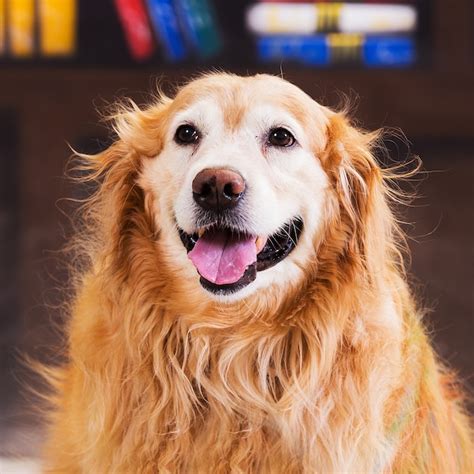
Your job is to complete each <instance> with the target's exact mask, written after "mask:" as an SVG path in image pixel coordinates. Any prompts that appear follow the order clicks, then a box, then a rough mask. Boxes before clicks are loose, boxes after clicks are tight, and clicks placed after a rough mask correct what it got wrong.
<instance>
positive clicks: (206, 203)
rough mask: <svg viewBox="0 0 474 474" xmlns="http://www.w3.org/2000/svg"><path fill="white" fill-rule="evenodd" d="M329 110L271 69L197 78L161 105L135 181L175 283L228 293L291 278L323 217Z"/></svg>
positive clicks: (235, 295) (234, 295) (310, 251)
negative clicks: (178, 278) (149, 153)
mask: <svg viewBox="0 0 474 474" xmlns="http://www.w3.org/2000/svg"><path fill="white" fill-rule="evenodd" d="M329 113H330V112H329V111H328V110H327V109H325V108H323V107H322V106H320V105H319V104H317V103H316V102H314V101H313V100H312V99H311V98H310V97H309V96H307V95H306V94H305V93H303V92H302V91H301V90H300V89H298V88H297V87H296V86H293V85H292V84H290V83H288V82H286V81H283V80H281V79H278V78H275V77H270V76H255V77H249V78H242V77H236V76H229V75H217V76H211V77H207V78H203V79H200V80H198V81H195V82H192V83H191V84H189V85H188V86H186V87H185V88H183V89H182V90H181V91H180V92H179V93H178V95H177V96H176V98H175V99H174V100H173V101H172V102H171V103H169V104H168V105H167V111H166V113H165V114H164V118H162V119H161V120H162V122H164V123H161V127H162V128H161V130H162V132H161V133H162V137H161V140H162V146H161V151H160V153H159V154H158V155H157V156H155V157H151V158H146V159H144V162H143V171H142V175H141V185H142V187H143V188H144V189H145V192H147V193H151V195H152V196H153V202H154V204H153V211H154V213H155V221H156V223H157V224H156V225H157V226H158V227H159V231H160V239H161V240H162V245H164V247H165V249H166V254H167V256H168V261H169V262H170V263H171V265H172V266H173V267H174V269H175V271H176V272H181V274H182V276H183V284H186V282H188V283H190V284H192V282H193V281H194V282H196V283H197V282H199V284H200V286H201V287H202V288H203V289H204V291H205V292H206V293H207V294H208V295H209V296H210V297H214V298H216V297H217V298H218V299H220V300H228V301H231V300H235V299H239V298H243V297H245V296H247V295H249V294H250V293H252V292H254V291H256V290H260V289H262V288H265V287H268V286H270V285H272V284H276V285H282V286H285V285H288V284H289V283H290V282H297V281H298V280H299V278H300V276H301V274H302V269H304V267H305V265H306V264H307V262H308V261H309V260H310V259H311V258H314V240H315V236H316V235H317V233H318V230H319V229H320V228H321V225H322V221H323V219H324V212H323V209H324V203H325V197H326V194H327V192H326V191H327V188H328V176H327V174H326V172H325V171H324V169H323V166H322V163H321V161H320V159H319V157H318V154H319V153H321V152H322V150H323V149H324V146H325V143H326V129H327V123H328V115H329Z"/></svg>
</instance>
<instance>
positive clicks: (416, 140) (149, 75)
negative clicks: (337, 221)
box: [0, 0, 474, 473]
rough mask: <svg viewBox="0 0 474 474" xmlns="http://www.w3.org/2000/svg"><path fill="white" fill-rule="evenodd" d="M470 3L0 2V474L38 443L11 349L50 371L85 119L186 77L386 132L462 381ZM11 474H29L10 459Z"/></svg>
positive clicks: (430, 303)
mask: <svg viewBox="0 0 474 474" xmlns="http://www.w3.org/2000/svg"><path fill="white" fill-rule="evenodd" d="M473 25H474V2H472V1H471V0H456V1H449V2H448V1H446V0H432V1H429V0H424V1H423V0H419V1H417V0H412V1H410V0H405V1H396V0H393V1H390V2H388V1H385V2H384V1H382V0H378V1H371V0H365V1H362V0H361V1H351V2H342V3H334V2H323V1H319V2H318V1H317V2H316V3H315V2H314V0H312V2H311V3H305V2H302V1H290V0H287V2H281V1H274V2H269V1H260V2H258V1H255V0H254V1H243V0H232V1H230V0H215V1H211V0H100V1H99V0H95V1H94V0H0V364H1V365H0V457H3V461H0V463H1V462H3V464H0V472H2V473H3V472H20V469H21V468H20V467H19V465H13V464H9V461H8V458H11V457H15V456H16V457H27V458H30V457H31V458H34V457H35V456H37V454H38V446H39V443H40V442H41V438H42V432H41V423H40V421H39V417H38V416H37V415H35V413H34V406H33V405H34V403H32V402H31V398H30V397H29V395H27V394H26V391H25V389H24V388H23V387H24V385H25V384H30V385H33V386H36V384H37V381H35V380H34V378H32V376H31V374H29V373H28V371H26V370H25V369H24V368H22V364H21V357H22V354H29V355H31V356H33V357H36V358H40V359H42V360H53V361H54V360H57V357H58V356H57V352H56V351H55V349H54V348H55V347H57V346H58V344H59V341H60V337H61V327H62V324H63V318H62V315H61V310H60V303H61V301H62V300H63V299H64V297H65V294H67V293H66V292H65V288H67V282H66V280H67V275H66V272H65V266H64V257H62V256H61V254H60V253H58V250H60V249H61V247H62V246H63V245H64V243H65V238H66V236H67V235H68V228H69V227H70V221H69V220H68V218H67V217H66V215H68V214H70V211H71V209H70V207H68V205H67V203H64V202H63V201H61V199H62V198H65V197H73V198H74V197H76V198H77V197H83V196H84V195H85V194H86V190H83V189H78V188H76V187H73V186H71V184H70V183H69V182H68V181H67V179H65V178H64V171H65V168H66V164H67V161H68V159H69V157H70V154H71V152H70V149H69V148H68V145H67V143H70V144H71V145H72V146H73V147H74V148H75V149H78V150H81V151H83V152H88V153H94V152H98V151H100V150H101V149H103V148H104V147H106V146H107V144H109V143H110V141H111V134H110V132H109V131H108V130H107V128H106V127H105V126H104V125H103V124H101V123H100V118H99V114H98V113H97V109H99V110H100V109H101V108H103V107H104V106H105V105H106V104H107V103H110V102H113V101H114V100H115V99H116V98H118V97H125V96H126V97H132V98H134V99H135V100H136V101H137V102H138V103H145V102H146V101H147V100H149V99H150V92H153V91H154V90H155V89H156V83H157V81H159V83H160V84H161V87H162V88H164V90H165V91H167V92H169V93H171V92H172V90H173V85H176V84H178V85H179V84H182V83H183V82H185V81H186V80H187V79H190V78H192V77H194V76H196V75H197V74H198V73H199V72H201V71H206V70H209V69H222V70H227V71H231V72H235V73H240V74H254V73H256V72H267V73H271V74H277V75H283V76H284V77H285V78H286V79H288V80H290V81H291V82H294V83H295V84H296V85H298V86H300V87H301V88H303V89H304V90H305V91H306V92H308V93H309V94H310V95H311V96H313V97H314V98H315V99H316V100H318V101H320V102H322V103H323V104H325V105H329V106H335V105H337V104H338V103H340V99H341V93H343V94H347V95H348V96H349V97H351V98H353V99H355V102H356V103H357V110H355V115H356V117H357V119H358V123H359V124H360V125H362V126H363V127H365V128H369V129H373V128H378V127H381V126H384V127H400V128H401V129H402V130H403V132H404V133H405V134H406V136H407V137H408V139H409V141H410V145H409V146H408V145H406V144H404V142H403V140H400V139H398V138H393V139H391V140H389V141H388V142H387V146H388V147H389V149H390V151H391V158H392V160H393V161H404V160H406V159H407V158H409V156H410V155H411V154H418V155H420V156H421V158H422V159H423V161H424V167H425V170H427V171H429V173H427V174H425V175H422V176H421V177H420V181H419V182H418V183H417V186H418V196H419V197H418V199H417V200H416V201H415V202H414V203H413V205H412V206H411V207H409V208H407V209H406V210H405V213H404V214H405V220H406V221H407V222H408V223H409V225H407V226H406V230H407V232H408V233H409V236H410V240H409V244H410V247H411V251H412V260H411V262H410V273H411V275H412V280H413V285H414V288H415V290H416V292H417V294H418V296H419V298H420V301H422V303H423V304H424V305H425V306H426V307H428V308H429V309H430V312H429V313H428V315H427V318H426V321H427V325H428V327H429V328H430V330H431V332H432V336H433V339H434V342H435V345H436V347H437V350H438V352H439V353H440V354H441V356H442V357H443V359H444V360H446V361H447V362H448V363H449V364H450V365H451V366H453V367H454V368H456V369H458V370H459V372H460V374H461V377H462V379H463V380H464V381H465V383H466V385H467V386H469V385H471V386H472V375H473V369H474V357H473V355H474V349H473V347H474V344H473V343H472V338H473V335H474V334H473V311H472V310H473V299H472V283H473V273H472V263H473V259H472V257H473V218H472V217H473V216H472V204H473V184H472V183H473V182H474V179H473V178H474V176H473V165H472V161H473V160H474V151H473V148H474V90H473V89H474V28H473ZM22 469H23V471H21V472H35V471H34V469H35V467H34V465H33V464H31V465H30V464H25V465H24V466H23V468H22Z"/></svg>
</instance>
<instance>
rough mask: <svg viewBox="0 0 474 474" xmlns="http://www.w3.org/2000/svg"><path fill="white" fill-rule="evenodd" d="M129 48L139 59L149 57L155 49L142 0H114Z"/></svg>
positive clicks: (142, 59)
mask: <svg viewBox="0 0 474 474" xmlns="http://www.w3.org/2000/svg"><path fill="white" fill-rule="evenodd" d="M114 3H115V8H116V10H117V13H118V16H119V20H120V23H121V24H122V28H123V31H124V34H125V38H126V40H127V45H128V49H129V51H130V54H131V55H132V56H133V58H134V59H135V60H137V61H144V60H146V59H149V58H150V57H151V56H152V54H153V52H154V49H155V45H154V43H153V34H152V31H151V29H150V26H149V24H148V17H147V13H146V9H145V5H144V3H143V1H142V0H114Z"/></svg>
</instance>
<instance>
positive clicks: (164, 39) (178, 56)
mask: <svg viewBox="0 0 474 474" xmlns="http://www.w3.org/2000/svg"><path fill="white" fill-rule="evenodd" d="M147 4H148V11H149V14H150V20H151V24H152V26H153V29H154V30H155V35H156V36H157V37H158V38H159V43H160V44H161V45H162V47H163V51H164V54H165V56H166V57H167V59H169V60H171V61H179V60H182V59H184V58H185V57H186V55H187V50H186V45H185V43H184V38H183V35H182V33H181V31H180V27H179V23H178V17H177V15H176V11H175V9H174V6H173V2H172V0H148V2H147Z"/></svg>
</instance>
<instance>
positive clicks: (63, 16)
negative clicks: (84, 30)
mask: <svg viewBox="0 0 474 474" xmlns="http://www.w3.org/2000/svg"><path fill="white" fill-rule="evenodd" d="M38 7H39V26H40V51H41V54H42V55H44V56H71V55H72V54H74V52H75V49H76V22H77V2H76V0H39V4H38Z"/></svg>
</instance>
